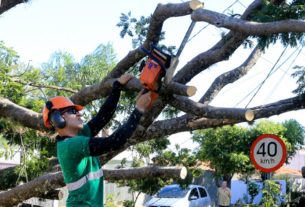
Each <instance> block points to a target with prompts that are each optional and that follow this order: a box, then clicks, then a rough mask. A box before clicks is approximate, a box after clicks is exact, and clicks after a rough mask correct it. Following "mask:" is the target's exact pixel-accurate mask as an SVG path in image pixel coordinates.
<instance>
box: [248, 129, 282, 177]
mask: <svg viewBox="0 0 305 207" xmlns="http://www.w3.org/2000/svg"><path fill="white" fill-rule="evenodd" d="M265 138H271V139H275V140H276V141H277V142H279V143H280V145H281V147H282V150H283V154H282V157H281V161H280V162H279V163H278V164H277V165H276V166H274V167H272V168H265V167H263V166H261V165H259V164H258V163H257V162H256V160H255V158H254V148H255V147H256V145H257V144H258V142H260V141H261V140H262V139H265ZM286 155H287V151H286V145H285V143H284V142H283V140H282V139H281V138H280V137H278V136H276V135H274V134H262V135H260V136H259V137H257V138H256V140H254V142H253V143H252V145H251V148H250V159H251V161H252V163H253V164H254V166H255V168H256V169H259V170H260V171H262V172H274V171H275V170H277V169H279V168H280V167H281V166H282V165H283V164H284V162H285V160H286Z"/></svg>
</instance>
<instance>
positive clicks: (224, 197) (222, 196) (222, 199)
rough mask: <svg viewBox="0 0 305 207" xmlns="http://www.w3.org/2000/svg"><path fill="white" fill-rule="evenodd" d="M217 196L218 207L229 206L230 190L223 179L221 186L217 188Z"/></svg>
mask: <svg viewBox="0 0 305 207" xmlns="http://www.w3.org/2000/svg"><path fill="white" fill-rule="evenodd" d="M217 198H218V205H219V207H228V206H230V201H231V191H230V188H228V187H227V181H223V182H222V184H221V187H219V188H218V191H217Z"/></svg>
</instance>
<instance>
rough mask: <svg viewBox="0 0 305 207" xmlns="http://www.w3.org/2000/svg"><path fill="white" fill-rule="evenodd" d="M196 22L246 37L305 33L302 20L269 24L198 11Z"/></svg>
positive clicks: (304, 24) (202, 10) (304, 25)
mask: <svg viewBox="0 0 305 207" xmlns="http://www.w3.org/2000/svg"><path fill="white" fill-rule="evenodd" d="M192 19H193V20H194V21H204V22H208V23H210V24H212V25H215V26H217V27H224V28H227V29H230V30H232V31H235V32H239V33H243V34H245V35H270V34H275V33H282V32H305V22H304V21H302V20H295V19H289V20H282V21H273V22H268V23H260V22H253V21H245V20H242V19H238V18H234V17H230V16H227V15H225V14H220V13H217V12H213V11H209V10H206V9H198V10H196V11H194V13H193V14H192Z"/></svg>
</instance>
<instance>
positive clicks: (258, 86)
mask: <svg viewBox="0 0 305 207" xmlns="http://www.w3.org/2000/svg"><path fill="white" fill-rule="evenodd" d="M286 49H287V47H286V48H285V49H284V50H283V52H282V54H281V55H280V57H279V58H278V60H277V61H276V63H274V64H273V66H272V68H271V70H270V72H269V74H270V73H271V72H272V70H273V69H274V67H275V66H276V64H277V63H278V61H279V60H280V58H281V57H282V55H283V53H284V51H285V50H286ZM269 74H268V76H269ZM268 76H267V77H268ZM265 80H266V79H265ZM265 80H264V81H265ZM264 81H263V82H261V83H260V84H259V85H257V86H256V87H255V88H254V89H253V90H252V91H251V92H250V93H248V94H247V95H246V96H245V97H243V98H242V99H241V100H240V101H239V102H238V103H237V104H236V105H235V107H236V106H237V105H239V104H240V103H242V102H243V101H244V100H245V99H246V98H248V96H250V95H251V94H252V93H253V92H254V91H255V90H256V89H257V88H260V87H261V86H262V85H263V83H264ZM257 92H258V91H257ZM257 92H256V94H257ZM254 96H255V95H254ZM253 98H254V97H252V98H251V100H252V99H253ZM251 100H250V102H251ZM248 105H249V103H248V104H247V106H248ZM247 106H246V107H245V108H247Z"/></svg>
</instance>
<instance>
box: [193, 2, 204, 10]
mask: <svg viewBox="0 0 305 207" xmlns="http://www.w3.org/2000/svg"><path fill="white" fill-rule="evenodd" d="M203 6H204V3H203V2H200V1H198V0H191V1H190V8H191V9H192V10H193V11H195V10H197V9H200V8H203Z"/></svg>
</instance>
